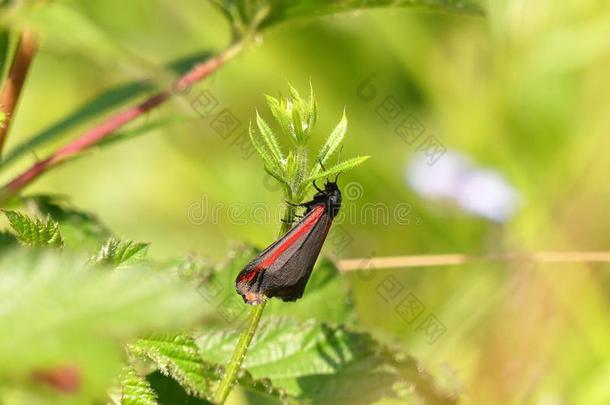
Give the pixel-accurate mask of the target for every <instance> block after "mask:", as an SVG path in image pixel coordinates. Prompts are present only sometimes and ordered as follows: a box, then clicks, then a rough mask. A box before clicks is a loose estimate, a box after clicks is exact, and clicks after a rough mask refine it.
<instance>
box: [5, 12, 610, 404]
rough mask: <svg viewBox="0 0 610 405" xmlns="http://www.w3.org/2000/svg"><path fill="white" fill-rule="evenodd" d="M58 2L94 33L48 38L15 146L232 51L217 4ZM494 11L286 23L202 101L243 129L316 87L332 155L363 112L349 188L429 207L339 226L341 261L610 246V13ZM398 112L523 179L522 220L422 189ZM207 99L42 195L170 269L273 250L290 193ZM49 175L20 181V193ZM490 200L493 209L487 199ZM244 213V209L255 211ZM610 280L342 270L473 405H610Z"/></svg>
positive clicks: (91, 156)
mask: <svg viewBox="0 0 610 405" xmlns="http://www.w3.org/2000/svg"><path fill="white" fill-rule="evenodd" d="M58 3H59V4H61V5H63V6H65V7H66V8H68V9H69V10H70V13H74V15H72V14H70V13H68V14H70V16H69V18H67V19H66V20H65V21H73V20H72V19H77V20H80V19H83V20H84V21H87V23H86V24H85V23H83V24H85V25H86V26H88V27H95V30H93V29H91V30H85V29H83V30H82V31H78V32H71V31H70V30H69V29H57V30H52V29H50V30H49V33H48V35H47V36H44V35H43V37H42V38H41V49H40V53H39V54H38V55H37V57H36V60H35V64H34V66H33V69H32V71H31V74H30V77H29V79H28V83H27V87H26V91H25V93H24V95H23V99H22V102H21V104H20V107H19V111H18V115H17V119H16V121H15V122H14V126H13V128H12V133H11V137H10V138H9V142H8V145H7V150H9V151H10V149H11V147H14V146H15V145H17V144H19V143H20V142H23V141H24V140H25V139H27V138H29V137H30V136H31V135H33V134H36V133H38V132H40V131H41V130H43V129H45V128H47V127H48V126H50V125H52V124H53V123H55V122H56V121H57V120H58V119H59V118H61V117H64V116H65V115H66V114H67V113H69V112H71V111H73V110H75V109H77V108H79V107H80V106H82V105H83V104H84V103H85V102H87V101H88V100H89V99H91V98H92V97H94V96H95V95H97V94H99V93H100V92H102V91H105V90H107V89H110V88H114V87H115V86H120V85H123V84H125V83H129V82H132V81H135V80H145V79H148V78H150V77H151V72H153V71H155V68H154V66H160V65H162V64H165V63H167V62H169V61H172V60H175V59H178V58H181V57H184V56H187V55H191V54H195V53H197V52H201V51H205V50H209V51H218V50H220V49H222V48H223V47H224V46H225V45H226V43H227V42H228V40H229V27H228V24H227V23H226V21H225V20H224V18H223V17H222V15H221V14H220V13H218V12H217V10H216V9H215V8H214V7H212V6H211V5H210V4H209V3H207V2H206V1H202V0H180V1H175V2H169V1H156V0H153V1H151V0H131V1H129V2H125V1H119V0H106V1H103V2H91V1H62V2H58ZM485 8H486V10H487V11H488V13H487V16H485V17H472V16H464V15H452V14H446V13H438V12H430V11H425V10H416V9H406V8H405V9H403V8H398V9H394V8H390V9H378V10H368V11H362V12H357V13H346V14H340V15H335V16H331V17H324V18H319V19H315V20H307V21H298V22H292V23H289V24H283V25H279V26H277V27H275V28H273V29H272V30H270V31H268V32H266V33H265V35H264V36H261V37H260V38H258V39H257V41H256V44H255V45H254V46H252V47H250V48H249V49H247V50H246V51H245V52H243V53H242V54H241V55H239V56H238V57H237V58H235V59H234V60H232V61H231V62H230V63H229V64H228V65H226V66H225V67H223V68H221V69H220V70H219V71H218V72H217V73H216V74H214V75H213V77H211V78H210V79H209V80H207V81H206V82H205V84H203V85H199V86H197V87H196V90H204V89H208V90H209V92H210V93H211V94H213V96H214V97H215V98H216V99H217V100H218V102H219V109H223V108H227V109H229V110H230V111H231V112H232V113H233V114H234V115H235V117H237V118H238V119H239V121H240V127H239V129H238V131H237V132H242V131H244V130H245V129H246V128H247V126H248V123H249V121H250V120H251V119H253V117H254V112H255V109H258V110H259V111H260V112H261V113H262V114H263V115H264V116H266V117H268V118H270V114H269V113H268V110H267V108H266V106H265V99H264V94H272V95H277V94H279V93H280V92H282V93H284V94H285V93H287V90H288V83H291V84H293V85H294V86H295V87H297V88H298V89H299V90H301V91H302V92H303V93H305V92H306V91H307V90H308V86H309V82H310V81H311V83H312V85H313V88H314V91H315V93H316V97H317V100H318V104H319V123H318V126H317V129H316V130H315V132H314V140H313V142H312V147H315V148H317V147H318V146H319V145H320V144H321V142H322V141H323V140H324V139H325V137H326V136H327V135H328V133H329V132H330V131H331V130H332V128H333V127H334V125H335V124H336V123H337V122H338V121H339V119H340V117H341V113H342V111H343V109H344V108H345V109H346V113H347V118H348V122H349V124H348V133H347V137H346V141H345V148H344V151H343V153H344V154H345V155H346V156H347V157H350V156H353V155H371V156H372V158H371V159H370V160H369V161H368V162H367V163H366V164H365V165H363V166H361V167H359V168H357V169H355V170H353V171H351V172H350V173H348V174H346V175H345V176H343V177H342V178H341V179H340V184H342V185H344V186H346V185H351V187H355V188H353V190H355V191H357V194H358V195H356V197H359V198H351V199H350V198H347V205H348V206H350V208H351V209H352V210H355V212H357V213H361V212H362V207H363V206H365V205H366V204H370V203H376V204H377V203H379V204H383V206H385V207H386V208H387V209H388V210H389V211H388V212H390V213H392V212H393V211H392V210H394V209H395V207H396V206H398V205H399V204H405V203H406V204H408V205H409V206H410V207H411V208H412V210H411V211H410V213H409V214H408V218H409V219H410V221H409V223H408V224H406V223H399V221H396V220H394V218H393V217H392V216H390V220H389V221H388V222H387V223H384V221H377V222H376V223H375V221H373V220H370V218H369V220H365V221H362V220H358V219H357V220H350V218H348V217H343V218H342V219H341V220H340V221H338V225H339V226H338V227H335V229H334V230H333V231H332V232H333V233H337V232H342V234H346V235H348V236H349V240H350V242H349V243H348V244H347V246H345V248H340V249H335V248H333V246H332V245H330V246H327V247H326V248H325V253H326V254H328V255H330V256H332V257H335V258H337V259H345V258H362V257H367V256H375V257H377V256H406V255H423V254H443V253H467V254H489V253H499V252H529V251H539V250H557V251H580V250H604V249H606V248H607V246H608V242H609V241H610V220H609V218H608V216H609V214H608V212H607V211H606V208H607V205H608V201H609V198H610V183H609V182H608V173H610V167H609V166H610V159H608V157H607V151H608V150H609V148H610V138H609V135H610V114H609V113H608V108H609V106H610V75H609V72H610V3H608V2H604V1H601V0H600V1H592V0H564V1H555V2H552V1H548V2H528V1H526V0H514V1H492V2H490V3H489V4H487V5H486V6H485ZM58 21H60V22H56V24H58V25H60V24H62V22H61V21H62V20H61V19H60V20H58ZM85 25H83V26H85ZM56 28H61V26H59V27H56ZM57 32H59V34H57ZM53 33H54V34H53ZM102 44H104V45H102ZM367 79H370V80H372V81H370V82H367V83H368V84H369V85H370V86H373V87H374V89H375V91H376V93H375V94H376V95H375V97H374V98H373V100H371V101H366V100H365V99H363V97H362V96H361V95H359V94H360V93H359V88H360V86H362V85H363V82H364V81H365V80H367ZM368 88H370V87H368ZM387 97H394V100H397V101H398V102H399V103H400V105H401V106H402V107H403V108H404V112H403V114H404V115H403V116H406V115H408V114H413V116H414V117H416V119H417V121H418V122H419V123H420V124H421V125H423V126H424V127H425V135H426V136H427V135H434V136H435V137H436V138H437V139H438V140H439V141H440V142H441V143H442V145H443V146H444V147H445V148H446V149H447V150H450V151H456V152H457V153H460V154H462V155H463V156H467V157H468V159H470V160H471V162H472V164H473V165H474V166H476V167H479V168H485V169H490V170H493V171H494V172H496V173H497V174H498V175H499V176H501V177H502V178H504V180H505V181H506V182H507V184H510V185H511V187H512V189H513V190H514V191H515V193H517V194H518V196H519V204H518V206H517V208H516V210H515V212H514V214H513V215H510V218H507V220H506V221H490V220H488V219H485V218H483V217H481V216H477V215H473V214H471V213H468V212H465V211H464V210H462V209H460V207H459V205H457V204H455V203H451V202H447V201H444V202H438V201H431V200H430V199H426V198H424V197H422V195H421V194H419V193H417V192H415V191H414V190H413V188H412V187H411V186H410V184H409V182H408V180H407V170H408V167H409V164H410V162H413V160H414V159H416V158H417V157H418V155H419V156H421V152H418V151H417V144H414V145H409V144H407V143H406V142H404V141H403V140H402V139H401V138H400V137H399V136H398V135H397V134H396V132H395V127H396V123H397V122H396V121H392V122H391V123H387V122H385V121H384V119H383V118H382V117H381V116H380V115H379V110H378V108H379V106H380V104H381V103H382V102H383V101H384V100H386V98H387ZM190 101H192V99H189V97H188V96H186V97H184V98H183V99H182V100H173V101H171V102H170V103H169V104H168V105H165V106H164V107H163V108H161V110H160V111H159V112H154V113H152V114H151V117H149V118H148V119H157V118H159V117H161V118H163V117H171V116H175V115H177V114H179V115H181V116H188V117H190V118H191V119H190V120H189V121H188V122H185V123H181V124H178V125H172V126H169V127H167V128H160V129H157V130H155V131H152V132H149V133H147V134H145V135H143V136H140V137H138V138H135V139H133V140H130V141H127V142H122V143H117V144H113V145H111V146H108V147H104V148H102V149H99V150H94V151H92V152H89V153H87V155H86V156H85V157H83V158H79V159H77V160H75V161H73V162H70V163H68V164H65V165H64V166H62V167H60V168H58V169H56V170H53V171H52V172H50V173H49V174H48V175H46V176H45V177H44V178H42V179H41V180H40V181H38V182H37V183H35V185H34V186H33V187H31V188H30V189H29V191H30V192H45V193H48V192H52V193H61V194H67V195H69V196H70V197H71V201H72V202H73V203H74V204H75V205H76V206H78V207H80V208H82V209H85V210H88V211H92V212H95V213H96V214H97V215H99V217H100V218H101V219H102V220H103V221H105V222H106V223H107V224H108V225H109V227H110V228H111V229H113V230H114V231H115V232H116V234H119V235H124V236H125V237H128V238H131V239H133V240H141V241H147V242H151V244H152V245H151V248H150V255H151V256H152V257H155V258H159V259H164V258H169V257H175V256H178V255H181V254H183V253H185V252H189V251H195V252H198V253H201V254H203V255H206V256H210V257H213V258H223V257H225V256H226V252H227V250H228V249H229V248H230V247H232V246H235V245H236V244H237V243H239V241H247V242H251V243H254V244H256V245H258V246H260V247H264V246H266V245H267V244H268V243H270V242H271V241H272V240H273V239H274V237H275V235H276V233H277V229H278V222H277V220H278V215H279V214H277V213H276V214H275V216H274V217H272V218H270V219H267V220H264V218H263V219H260V217H259V220H253V218H252V215H253V212H255V210H256V209H258V208H256V207H273V208H271V209H272V210H273V212H277V209H276V208H275V207H278V205H279V204H281V202H282V201H281V199H282V196H281V192H280V190H279V187H277V186H276V185H275V184H274V183H273V181H272V180H271V179H270V178H269V177H268V176H267V175H265V174H264V172H263V170H262V162H261V161H260V159H259V158H258V157H257V155H256V154H253V155H251V157H249V158H244V151H243V150H240V147H239V146H238V145H235V144H234V142H233V139H234V137H235V136H237V135H235V134H234V135H232V137H231V138H229V139H223V138H222V137H221V136H219V135H218V134H217V133H216V132H215V131H214V130H213V128H212V127H211V120H212V118H211V117H207V118H202V117H200V116H198V115H197V114H196V113H195V112H194V111H193V109H192V108H191V107H190V106H189V102H190ZM127 104H128V103H127ZM127 104H126V105H127ZM142 122H143V121H142V120H140V121H139V122H137V123H136V124H135V125H136V126H137V125H139V124H141V123H142ZM90 127H91V123H90V122H87V123H84V124H81V125H78V126H77V127H75V128H73V129H71V130H70V131H69V132H68V133H67V134H66V136H65V137H64V138H62V140H58V141H56V142H54V143H52V144H51V145H49V146H47V147H43V148H36V150H35V153H36V155H37V156H45V155H46V153H47V152H49V151H51V150H53V149H55V147H57V146H59V145H61V144H63V143H64V142H65V140H66V139H70V138H74V137H76V136H78V135H79V134H80V133H82V132H83V131H84V130H86V129H88V128H90ZM237 132H236V134H237ZM422 139H423V138H422ZM442 160H443V157H441V158H440V159H439V161H438V162H437V163H436V164H435V165H434V167H436V166H437V165H438V164H441V162H442ZM32 161H33V158H30V157H26V158H25V159H23V160H21V161H19V162H18V163H16V164H14V165H12V166H10V167H9V168H8V169H7V170H5V171H4V172H3V174H2V180H3V181H5V180H8V179H9V178H11V176H12V175H15V174H16V173H18V172H19V171H20V170H22V169H24V168H25V167H27V166H28V164H31V162H32ZM431 170H432V169H431ZM430 181H434V180H433V179H431V180H430ZM360 192H361V193H360ZM480 193H481V198H484V195H485V194H486V190H485V189H484V188H483V189H480ZM359 194H361V196H360V195H359ZM236 204H238V206H239V207H242V208H243V211H240V212H241V214H237V217H235V215H236V214H235V213H232V211H231V206H236ZM215 210H216V211H215ZM214 212H217V216H215V214H214ZM232 215H233V216H232ZM236 218H237V219H236ZM330 237H331V238H333V235H332V234H331V236H330ZM338 237H340V235H339V236H337V235H335V238H338ZM608 270H610V269H609V266H608V265H602V264H594V265H592V264H579V263H559V264H557V263H555V264H536V263H523V262H521V263H519V262H517V263H504V264H502V263H500V264H471V265H464V266H447V267H429V268H409V269H377V271H376V272H375V273H373V275H371V274H370V273H367V276H366V277H363V276H362V275H359V273H349V274H347V275H346V276H345V277H346V279H347V282H348V283H349V284H350V285H352V286H353V288H354V290H355V292H354V305H355V306H356V307H357V309H358V312H359V314H360V319H361V325H362V326H363V327H366V328H368V329H370V330H371V331H373V333H375V334H376V335H377V336H379V337H381V338H382V339H384V340H385V341H386V342H389V343H393V344H396V345H399V346H400V347H402V348H404V349H406V350H408V351H409V352H411V353H413V354H416V355H417V356H418V357H419V359H420V360H421V361H422V362H423V364H424V365H426V366H428V367H429V368H431V369H433V370H437V371H436V374H437V375H453V376H454V377H455V379H457V380H458V381H460V383H461V384H462V386H463V387H462V389H463V392H464V395H463V401H464V402H465V403H477V404H480V403H483V404H491V403H539V404H564V403H566V404H567V403H582V404H595V403H599V404H602V403H608V402H610V384H609V382H610V361H609V360H610V345H609V344H608V342H610V322H609V319H610V314H609V304H610V298H609V297H610V277H609V276H608V274H609V273H608ZM384 283H385V284H384ZM388 283H389V284H388ZM389 286H393V287H391V288H395V289H394V290H392V291H394V292H396V291H398V290H397V289H399V290H400V292H399V293H398V295H397V296H395V299H394V298H389V296H388V295H384V293H383V292H381V293H380V291H385V290H387V289H388V288H390V287H389ZM391 288H390V289H391ZM409 293H411V294H413V296H415V297H417V299H418V300H419V302H420V303H421V304H422V305H423V307H424V308H425V310H424V312H423V314H422V315H421V317H422V318H420V319H418V321H417V322H407V321H405V320H404V319H403V318H402V317H401V316H400V314H399V313H398V312H397V311H396V310H395V307H396V305H397V302H398V301H399V300H400V299H401V298H402V297H405V296H407V294H409ZM336 299H337V300H341V299H345V297H341V296H338V297H336ZM294 305H298V303H296V304H294ZM428 315H434V316H435V317H436V319H437V320H439V321H440V322H441V323H442V325H443V326H444V328H445V331H444V333H443V334H442V336H440V338H438V339H437V340H435V341H434V342H433V343H430V340H429V339H428V337H429V336H427V335H426V333H424V332H425V331H422V330H418V324H419V321H420V320H422V319H423V317H425V316H428ZM451 379H453V377H452V378H451Z"/></svg>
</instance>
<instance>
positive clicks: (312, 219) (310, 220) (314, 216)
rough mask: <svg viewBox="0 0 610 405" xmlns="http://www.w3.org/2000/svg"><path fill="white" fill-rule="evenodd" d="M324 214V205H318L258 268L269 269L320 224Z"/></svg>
mask: <svg viewBox="0 0 610 405" xmlns="http://www.w3.org/2000/svg"><path fill="white" fill-rule="evenodd" d="M323 214H324V205H318V206H316V207H314V208H313V210H312V211H311V213H310V214H309V215H308V216H307V218H305V220H304V221H303V222H301V223H299V224H298V225H297V228H296V230H295V231H294V232H293V233H292V234H291V235H290V236H289V237H287V238H286V240H284V241H283V242H282V243H281V244H279V245H278V246H276V248H275V249H273V250H272V251H271V252H269V253H270V254H269V256H267V257H266V258H265V260H263V261H262V262H261V263H260V264H259V265H258V266H257V267H263V268H265V267H268V266H270V265H271V264H272V263H273V262H274V261H275V260H277V258H278V257H280V256H281V254H282V253H284V252H285V251H286V249H288V248H289V247H290V246H292V244H293V243H294V242H296V241H297V240H298V239H299V238H300V237H301V236H303V234H305V233H307V232H309V231H310V230H311V228H313V226H314V225H315V224H316V222H318V220H319V219H320V217H321V216H322V215H323Z"/></svg>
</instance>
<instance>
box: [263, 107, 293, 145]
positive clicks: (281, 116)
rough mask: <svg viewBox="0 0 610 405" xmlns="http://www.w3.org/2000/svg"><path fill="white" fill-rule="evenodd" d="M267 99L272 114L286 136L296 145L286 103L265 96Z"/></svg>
mask: <svg viewBox="0 0 610 405" xmlns="http://www.w3.org/2000/svg"><path fill="white" fill-rule="evenodd" d="M265 99H266V100H267V105H268V106H269V110H270V111H271V114H272V115H273V117H274V118H275V120H276V121H277V123H278V124H279V126H280V129H281V130H282V133H283V134H284V136H286V137H288V139H290V140H291V141H292V142H293V143H296V141H297V140H296V137H295V134H294V131H293V130H292V127H291V117H290V113H289V112H288V111H287V108H286V105H285V103H284V102H283V101H281V100H279V99H277V98H275V97H272V96H268V95H267V96H265Z"/></svg>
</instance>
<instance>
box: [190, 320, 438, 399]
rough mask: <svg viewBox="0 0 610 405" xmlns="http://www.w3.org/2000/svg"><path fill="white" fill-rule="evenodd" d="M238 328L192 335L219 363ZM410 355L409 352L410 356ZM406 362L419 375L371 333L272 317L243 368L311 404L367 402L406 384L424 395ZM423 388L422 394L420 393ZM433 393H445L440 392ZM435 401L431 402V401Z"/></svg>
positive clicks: (261, 329) (227, 354) (228, 351)
mask: <svg viewBox="0 0 610 405" xmlns="http://www.w3.org/2000/svg"><path fill="white" fill-rule="evenodd" d="M238 335H239V331H234V330H215V331H210V332H208V333H205V334H203V335H202V336H200V337H199V338H197V339H196V343H197V346H198V347H199V350H200V353H201V356H202V357H203V358H204V360H206V361H210V362H223V361H226V359H228V358H229V357H230V355H231V351H232V349H233V347H234V345H235V343H236V341H237V339H238ZM409 358H410V357H409ZM401 366H402V367H406V368H409V369H410V370H412V371H413V373H415V375H416V376H418V375H419V374H420V373H421V372H422V371H421V367H420V366H419V365H418V364H417V363H416V362H412V363H408V362H401V360H399V359H398V358H397V356H396V354H395V353H394V352H392V351H391V350H389V349H388V348H387V347H384V346H383V345H381V344H379V343H377V342H376V341H375V340H374V339H373V338H372V337H371V336H370V335H368V334H364V333H359V332H353V331H350V330H348V329H346V328H343V327H335V326H329V325H327V324H323V323H322V324H321V323H317V322H315V321H308V322H305V323H304V322H302V321H296V320H288V319H271V320H267V321H264V322H263V323H262V324H261V325H260V326H259V331H258V333H257V335H256V336H255V337H254V340H253V342H252V344H251V345H250V348H249V350H248V357H246V359H245V360H244V363H243V367H244V368H245V369H246V370H248V371H249V372H251V373H252V375H253V377H254V378H257V377H263V376H266V377H268V378H269V379H270V380H271V381H272V383H273V384H274V385H276V386H278V387H282V388H284V389H285V390H286V391H287V392H288V394H290V395H292V396H295V397H297V398H298V399H300V400H305V401H311V402H312V403H333V404H353V403H372V402H375V401H376V400H379V399H381V398H386V397H390V398H392V397H394V398H399V393H397V392H396V391H395V386H396V385H398V384H401V383H402V384H407V385H409V386H410V387H411V388H412V389H413V390H414V391H415V393H416V396H417V398H418V399H419V400H428V399H429V398H427V397H425V395H427V392H428V391H426V390H425V389H424V388H430V390H429V391H430V392H434V393H436V392H438V387H436V386H434V385H433V382H428V383H429V384H432V385H433V386H432V387H422V386H420V384H422V383H423V382H422V381H421V379H419V378H413V379H412V380H408V379H406V377H409V376H408V375H407V374H405V373H402V372H401V371H400V367H401ZM420 392H421V393H423V394H422V395H421V396H420V395H419V393H420ZM437 397H438V398H445V396H444V393H442V392H441V393H440V394H439V395H438V396H437ZM432 403H436V402H432Z"/></svg>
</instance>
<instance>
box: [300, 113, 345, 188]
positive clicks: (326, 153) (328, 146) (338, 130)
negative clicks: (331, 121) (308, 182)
mask: <svg viewBox="0 0 610 405" xmlns="http://www.w3.org/2000/svg"><path fill="white" fill-rule="evenodd" d="M346 130H347V118H346V117H345V111H343V116H342V117H341V121H339V123H338V124H337V126H336V127H335V129H334V130H333V132H331V134H330V136H329V137H328V139H326V142H325V143H324V145H323V146H322V148H321V149H320V152H319V153H318V156H317V157H316V161H315V162H314V166H313V168H312V169H311V173H310V175H309V176H310V177H313V176H315V175H316V174H318V173H319V172H320V169H321V167H320V165H319V163H320V162H322V164H324V163H326V161H327V160H328V158H329V157H331V156H332V154H333V153H334V152H335V151H336V150H337V148H338V147H339V145H341V142H343V138H344V137H345V131H346Z"/></svg>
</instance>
